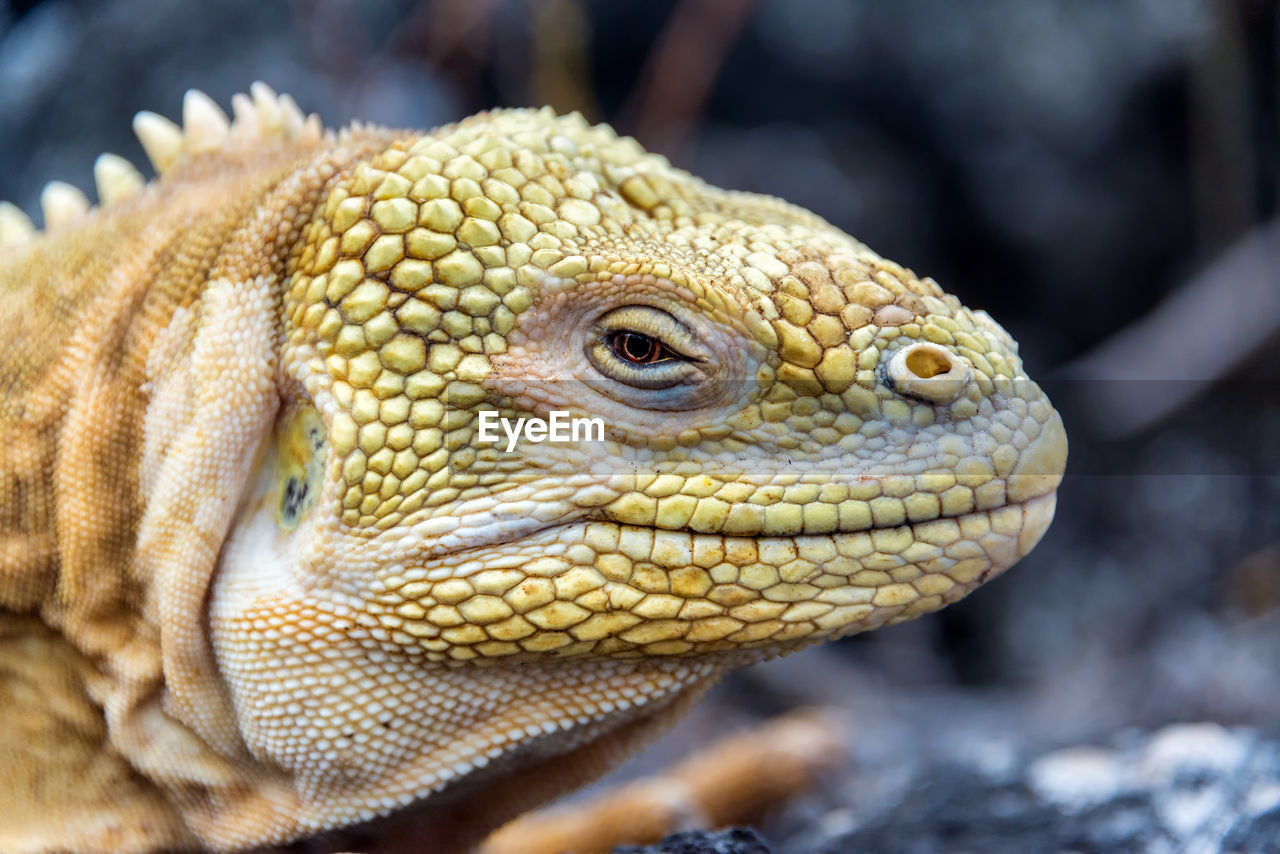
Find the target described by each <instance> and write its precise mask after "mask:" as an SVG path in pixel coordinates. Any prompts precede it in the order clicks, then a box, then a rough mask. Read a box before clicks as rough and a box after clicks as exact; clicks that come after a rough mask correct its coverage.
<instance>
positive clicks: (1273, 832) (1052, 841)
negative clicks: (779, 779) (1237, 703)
mask: <svg viewBox="0 0 1280 854" xmlns="http://www.w3.org/2000/svg"><path fill="white" fill-rule="evenodd" d="M993 758H994V757H991V756H988V757H986V758H985V761H984V759H982V758H979V757H977V756H974V755H968V756H966V755H965V752H964V751H959V752H957V753H956V754H955V755H953V756H952V757H950V758H947V759H936V760H931V761H928V762H924V763H920V764H917V765H914V766H913V768H912V770H911V772H910V774H909V775H908V777H907V778H906V779H903V780H900V781H898V783H897V785H896V786H895V788H896V789H897V794H896V795H895V796H894V797H893V798H891V799H887V800H886V799H880V800H875V801H872V802H870V803H868V802H859V801H856V800H849V801H848V802H846V803H845V804H843V805H841V806H840V807H838V808H836V809H834V810H832V811H831V812H829V813H827V814H825V815H822V816H818V817H817V818H816V820H811V823H810V826H809V827H808V828H806V829H805V830H803V831H800V832H797V833H795V834H794V835H793V836H792V837H791V838H789V839H787V841H786V842H784V843H780V844H778V845H777V846H776V850H777V851H778V852H779V854H813V852H818V851H824V852H826V851H829V852H850V854H853V852H868V851H875V852H878V854H907V853H908V852H912V854H914V852H933V851H946V852H948V854H968V853H969V852H973V854H979V853H980V854H1026V852H1046V854H1047V852H1063V851H1073V852H1084V851H1088V852H1096V854H1108V852H1117V854H1118V852H1149V854H1157V852H1171V851H1184V852H1185V851H1204V852H1216V851H1240V852H1264V851H1274V850H1277V847H1278V846H1280V835H1277V834H1278V833H1280V742H1277V741H1276V740H1275V739H1274V738H1268V737H1264V736H1263V735H1261V734H1259V733H1258V732H1257V731H1255V730H1250V729H1226V728H1223V727H1220V726H1218V725H1216V724H1181V725H1173V726H1169V727H1166V728H1164V729H1161V730H1159V731H1156V732H1154V733H1149V734H1143V733H1138V732H1134V731H1130V732H1124V733H1121V734H1119V735H1118V736H1116V737H1115V738H1114V739H1113V740H1112V742H1111V743H1110V744H1108V745H1106V746H1101V747H1095V746H1078V747H1070V748H1065V749H1061V750H1056V751H1053V752H1049V753H1044V754H1042V755H1039V756H1034V755H1032V756H1029V757H1026V758H1021V759H1017V760H1013V761H991V760H992V759H993ZM884 770H885V769H875V768H862V769H859V770H858V772H857V775H858V776H862V777H869V776H877V775H882V774H883V773H884ZM894 776H895V775H892V774H890V775H889V777H890V778H892V777H894Z"/></svg>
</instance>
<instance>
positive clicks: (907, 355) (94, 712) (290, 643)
mask: <svg viewBox="0 0 1280 854" xmlns="http://www.w3.org/2000/svg"><path fill="white" fill-rule="evenodd" d="M233 106H234V107H235V121H234V122H233V123H230V125H229V124H228V121H227V119H226V117H225V116H224V115H223V114H222V113H221V111H219V110H218V108H217V107H215V106H214V105H213V104H212V102H210V101H209V99H208V98H206V97H205V96H203V95H201V94H199V93H196V92H192V93H188V96H187V99H186V103H185V115H184V127H183V128H181V129H179V128H178V127H177V126H176V125H172V124H170V123H168V122H167V121H165V120H163V119H161V118H159V117H158V116H154V115H152V114H140V116H139V118H138V119H137V120H136V122H135V125H136V127H137V129H138V131H139V136H140V138H141V139H142V142H143V144H144V146H145V147H146V149H147V151H148V154H149V155H150V157H151V159H152V161H153V163H154V165H155V166H156V168H157V170H158V171H159V172H160V175H161V177H160V178H158V179H157V180H155V181H152V182H151V183H149V184H146V185H145V186H144V185H143V183H142V181H141V179H140V178H138V176H137V173H136V172H134V171H133V170H132V167H129V166H128V165H127V164H126V163H125V162H124V161H122V160H120V159H119V158H114V157H111V156H104V157H103V158H102V159H100V160H99V162H98V167H97V170H96V173H97V176H98V183H99V195H100V196H101V197H102V202H103V204H102V205H101V206H100V207H98V208H95V209H92V210H90V209H89V207H88V204H87V202H86V201H85V200H84V197H83V196H82V195H80V193H79V192H78V191H76V190H74V189H73V188H70V187H68V186H67V185H64V184H53V185H50V187H49V188H48V190H47V191H46V193H45V196H44V207H45V220H46V228H45V230H44V232H42V233H32V231H31V228H30V223H29V222H28V221H27V220H26V219H25V218H24V217H23V216H22V215H21V214H20V213H18V212H17V210H16V209H15V208H13V207H12V206H0V244H3V248H2V249H0V341H2V342H3V351H0V851H5V852H32V851H112V852H134V851H160V850H169V849H173V848H179V849H181V848H200V847H204V848H208V849H211V850H231V849H238V848H245V847H250V846H255V845H263V844H269V843H276V842H282V841H286V840H290V839H294V838H298V837H301V836H305V835H308V834H312V833H315V832H317V831H320V830H322V829H327V828H335V827H341V826H346V825H351V824H354V823H358V822H362V821H365V820H369V819H374V818H377V817H380V816H385V815H387V814H389V813H392V812H393V811H399V810H403V809H405V808H409V807H412V808H413V810H415V813H414V820H415V822H417V825H416V826H417V827H419V828H420V829H422V830H421V832H422V833H423V834H425V835H424V836H423V838H424V839H427V840H431V845H432V846H434V847H432V848H430V849H429V850H444V849H445V848H447V847H448V846H449V845H458V844H463V843H464V842H467V841H470V840H473V839H475V838H476V837H477V836H478V835H479V834H481V833H483V832H484V831H486V830H487V829H489V828H491V827H493V826H495V825H496V824H498V823H499V822H501V821H502V820H504V819H506V818H508V817H509V816H510V815H512V814H513V813H514V812H516V811H518V810H520V809H523V808H525V807H527V806H530V805H532V804H535V803H538V802H540V801H543V800H545V799H547V798H550V797H552V796H554V795H556V794H558V793H560V792H563V791H565V790H567V789H570V788H572V787H574V786H576V785H578V784H580V783H582V782H584V781H586V780H588V779H590V778H592V777H594V776H596V775H597V774H599V773H600V772H601V771H603V770H604V769H605V768H606V767H607V766H608V765H609V764H610V763H611V762H614V761H616V760H617V759H618V758H620V757H621V756H623V755H625V754H626V753H627V752H628V751H629V750H630V749H632V748H634V747H635V746H636V745H638V744H639V743H641V742H642V741H643V740H644V739H645V738H647V737H648V736H649V735H650V734H652V733H653V732H654V731H655V730H656V729H658V728H660V727H662V726H664V725H666V724H667V723H669V722H670V721H671V720H673V719H674V717H675V716H677V715H678V714H679V713H680V712H681V711H682V710H683V709H684V708H685V707H686V706H687V705H688V703H689V702H691V701H692V700H693V699H696V697H697V696H698V695H699V694H700V693H701V692H702V691H703V690H704V689H705V688H706V687H707V686H708V685H710V684H711V683H712V682H714V681H715V680H716V679H717V678H718V677H720V676H721V675H722V674H724V673H725V672H726V671H727V670H728V669H730V668H732V667H736V666H739V665H742V664H745V663H748V662H752V661H757V660H759V659H761V658H764V657H767V656H771V655H777V654H780V653H784V652H788V651H791V650H794V649H797V648H799V647H802V646H804V645H806V644H809V643H813V642H815V641H819V640H823V639H827V638H832V637H838V636H842V635H847V634H850V633H853V632H859V631H864V630H867V629H871V628H875V627H877V626H880V625H884V624H886V623H892V622H896V621H900V620H905V619H909V618H911V617H915V616H918V615H920V614H924V613H927V612H929V611H933V610H935V609H937V608H940V607H942V606H943V605H946V604H948V603H950V602H953V601H955V600H957V599H959V598H960V597H961V596H963V595H965V594H966V593H968V592H969V591H970V590H972V589H973V588H974V587H976V586H977V585H979V584H981V583H982V582H983V581H985V580H987V579H989V578H991V577H993V576H994V575H996V574H998V573H1000V572H1002V571H1003V570H1004V569H1006V568H1007V567H1009V566H1010V565H1011V564H1013V563H1014V562H1015V561H1017V560H1018V559H1019V558H1020V557H1021V556H1022V555H1024V554H1026V553H1027V551H1029V550H1030V549H1031V548H1032V546H1033V545H1034V544H1035V543H1036V541H1037V540H1038V539H1039V538H1040V536H1041V535H1042V534H1043V532H1044V530H1045V528H1046V527H1047V525H1048V524H1049V521H1050V519H1051V518H1052V515H1053V508H1054V492H1055V489H1056V487H1057V485H1058V482H1059V480H1060V478H1061V474H1062V470H1063V466H1064V464H1065V458H1066V440H1065V437H1064V433H1063V429H1062V424H1061V421H1060V419H1059V417H1058V415H1057V414H1056V413H1055V412H1054V410H1053V408H1052V406H1051V405H1050V404H1049V401H1048V400H1047V399H1046V398H1045V396H1044V395H1043V393H1042V392H1041V391H1040V390H1039V389H1038V388H1037V387H1036V385H1035V384H1034V383H1032V382H1031V381H1030V380H1028V379H1027V377H1026V376H1025V375H1024V374H1023V372H1022V366H1021V363H1020V361H1019V359H1018V356H1017V351H1016V345H1015V344H1014V342H1013V341H1012V340H1011V339H1010V337H1009V336H1008V335H1007V334H1006V333H1005V332H1004V331H1003V330H1002V329H1001V328H1000V327H999V326H998V325H996V324H995V323H994V322H993V321H992V320H991V319H990V318H989V317H988V316H987V315H986V314H985V313H983V312H980V311H971V310H969V309H967V308H965V307H963V306H962V305H961V304H960V302H959V301H958V300H956V299H955V297H952V296H949V295H947V294H945V293H944V292H943V291H942V290H941V289H940V288H939V287H938V286H937V284H935V283H934V282H933V281H932V280H931V279H927V278H925V279H920V278H917V277H916V276H915V275H913V274H912V273H911V272H910V271H908V270H905V269H903V268H902V267H900V266H898V265H896V264H894V263H892V262H889V261H886V260H884V259H882V258H880V257H879V256H877V255H876V254H875V253H873V252H871V251H870V250H869V249H867V247H865V246H863V245H862V244H861V243H859V242H857V241H856V240H853V239H852V238H850V237H849V236H848V235H846V234H844V233H843V232H841V231H839V230H837V229H836V228H833V227H832V226H831V225H829V224H828V223H826V222H824V221H823V220H822V219H820V218H819V217H817V216H815V215H813V214H811V213H809V212H808V211H805V210H802V209H800V208H797V207H794V206H792V205H789V204H787V203H785V202H782V201H779V200H777V199H772V198H767V197H762V196H757V195H753V194H749V193H737V192H728V191H725V190H720V189H717V188H715V187H711V186H708V185H706V184H704V183H702V182H701V181H699V180H698V179H696V178H694V177H692V176H690V175H689V174H687V173H685V172H683V171H680V170H678V169H675V168H673V167H671V166H670V165H669V164H668V163H667V162H666V160H665V159H663V158H662V157H659V156H656V155H652V154H648V153H646V152H645V151H644V150H643V149H641V148H640V146H639V145H638V144H637V143H636V142H635V141H634V140H631V139H627V138H619V137H618V136H616V135H615V134H614V132H613V131H612V130H611V129H609V128H608V127H606V126H602V125H601V126H594V127H592V126H589V125H587V124H586V123H585V122H584V121H583V120H582V119H581V118H580V117H579V116H577V115H573V116H556V115H555V114H553V113H552V112H551V111H550V110H500V111H494V112H491V113H484V114H480V115H477V116H473V117H471V118H469V119H466V120H464V121H462V122H460V123H459V124H456V125H450V126H448V127H444V128H440V129H437V130H435V131H433V132H430V133H420V132H406V131H391V130H386V129H383V128H374V127H368V126H362V125H354V126H352V127H350V128H348V129H346V130H343V131H339V132H336V133H335V132H328V131H322V130H321V129H320V125H319V123H318V121H316V120H315V119H314V117H312V118H311V119H307V120H304V119H303V117H302V115H301V113H300V112H299V111H298V110H297V107H296V106H294V104H293V102H292V101H291V100H289V99H288V98H287V97H277V96H276V95H275V94H274V93H272V92H270V90H269V89H267V88H266V87H264V86H260V85H259V86H255V87H254V89H253V97H252V99H249V98H246V97H244V96H237V98H236V99H235V100H234V101H233ZM486 412H487V413H491V414H490V415H488V416H486V417H488V418H506V419H508V421H509V423H516V422H517V419H519V418H524V419H526V423H532V422H530V421H529V419H543V420H549V419H551V418H552V413H553V412H560V413H568V414H569V415H571V416H573V417H581V418H595V419H599V420H600V421H602V422H603V424H604V436H603V438H602V439H601V440H599V441H595V440H591V441H588V440H586V439H583V438H580V439H579V441H576V442H575V441H555V442H552V441H541V442H539V441H534V439H533V438H530V437H531V436H532V435H533V434H529V433H525V434H522V436H521V441H519V442H518V443H517V444H516V445H515V446H514V447H513V448H512V449H511V450H508V447H507V445H508V443H507V440H506V437H505V435H504V436H502V438H501V440H500V441H498V442H486V441H481V437H480V434H479V429H478V424H479V419H480V418H481V413H486ZM424 844H425V843H424ZM424 850H425V849H424Z"/></svg>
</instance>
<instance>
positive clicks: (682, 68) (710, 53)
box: [622, 0, 755, 159]
mask: <svg viewBox="0 0 1280 854" xmlns="http://www.w3.org/2000/svg"><path fill="white" fill-rule="evenodd" d="M754 9H755V0H682V2H681V3H680V4H679V5H678V6H676V9H675V11H674V12H672V13H671V17H670V18H668V19H667V25H666V27H664V28H663V31H662V34H661V35H660V36H659V37H658V41H657V44H656V45H655V46H654V48H653V50H652V52H650V54H649V59H648V61H647V62H646V63H645V67H644V71H643V72H642V73H641V75H640V80H641V82H640V84H639V85H638V86H637V88H636V90H635V91H634V92H633V93H632V95H631V98H630V99H629V100H628V102H627V105H626V107H624V108H623V112H622V114H623V116H624V120H623V122H622V124H623V125H624V126H625V127H628V128H630V129H632V132H633V133H634V134H635V136H637V137H638V138H639V139H640V140H641V141H642V142H643V143H644V145H645V147H646V148H649V149H657V150H660V151H662V152H664V153H665V154H666V155H667V156H668V157H671V158H673V159H677V158H679V157H680V156H681V155H682V154H683V153H684V151H685V149H686V147H687V146H688V145H689V141H690V139H691V138H692V136H693V129H694V128H695V127H696V126H697V125H698V123H699V122H700V121H701V119H702V115H703V112H704V110H705V108H706V104H707V100H708V99H709V98H710V97H711V89H712V86H713V85H714V84H715V80H716V76H717V75H718V74H719V73H720V69H721V67H722V66H723V65H724V61H725V58H726V57H727V56H728V55H729V50H730V48H732V47H733V44H734V42H736V41H737V39H738V35H739V33H741V31H742V28H743V26H745V25H746V22H747V20H748V19H750V17H751V14H752V12H753V11H754Z"/></svg>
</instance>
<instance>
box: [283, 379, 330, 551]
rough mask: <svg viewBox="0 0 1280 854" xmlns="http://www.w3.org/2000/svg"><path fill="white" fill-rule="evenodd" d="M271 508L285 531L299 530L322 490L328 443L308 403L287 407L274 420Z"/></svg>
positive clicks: (303, 402)
mask: <svg viewBox="0 0 1280 854" xmlns="http://www.w3.org/2000/svg"><path fill="white" fill-rule="evenodd" d="M274 438H275V442H274V445H275V447H274V451H275V457H274V460H272V462H273V463H274V475H273V486H272V493H271V506H272V507H274V508H275V514H276V522H277V524H279V526H280V528H281V529H282V530H285V531H292V530H293V529H295V528H297V527H298V523H300V522H301V521H302V520H303V518H304V517H305V516H306V515H307V514H308V513H309V512H310V511H311V508H312V507H314V506H315V503H316V499H317V498H318V497H319V495H320V491H321V489H322V488H323V486H324V471H325V462H326V461H327V459H328V457H329V440H328V437H327V436H326V434H325V428H324V422H323V421H321V420H320V413H319V412H317V411H316V408H315V407H314V406H312V405H311V404H310V403H309V402H306V401H298V402H295V403H289V404H286V405H285V406H284V407H283V408H282V409H281V411H280V415H279V416H278V417H277V418H276V425H275V436H274Z"/></svg>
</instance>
